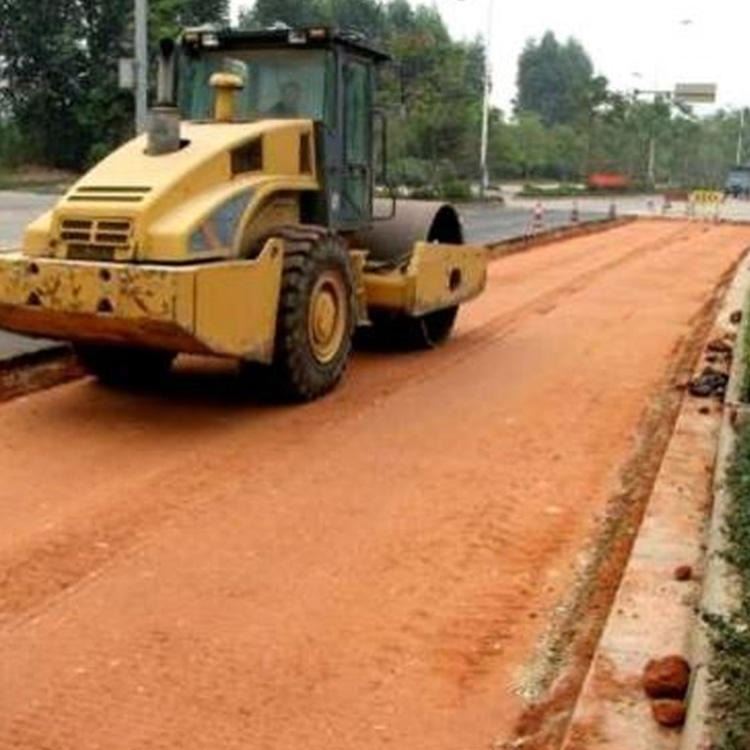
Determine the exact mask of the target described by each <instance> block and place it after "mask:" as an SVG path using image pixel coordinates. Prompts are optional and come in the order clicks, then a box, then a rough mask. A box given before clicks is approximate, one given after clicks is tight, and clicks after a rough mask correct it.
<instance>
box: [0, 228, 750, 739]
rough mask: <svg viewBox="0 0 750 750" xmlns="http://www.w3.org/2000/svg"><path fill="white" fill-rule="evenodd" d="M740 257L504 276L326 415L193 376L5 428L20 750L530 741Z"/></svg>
mask: <svg viewBox="0 0 750 750" xmlns="http://www.w3.org/2000/svg"><path fill="white" fill-rule="evenodd" d="M748 245H750V228H743V227H734V226H716V227H714V226H710V227H709V226H704V225H698V224H681V223H669V222H643V223H635V224H630V225H627V226H624V227H620V228H618V229H614V230H611V231H609V232H604V233H601V234H595V235H590V236H587V237H582V238H578V239H575V240H570V241H565V242H560V243H557V244H554V245H549V246H546V247H541V248H537V249H535V250H533V251H530V252H528V253H524V254H518V255H514V256H510V257H507V258H505V259H502V260H500V261H497V262H495V263H494V264H493V265H492V267H491V272H490V279H489V285H488V289H487V292H486V294H485V295H484V296H483V297H482V298H480V299H479V300H478V301H476V302H475V303H473V304H472V305H471V306H469V307H467V308H466V310H465V311H464V312H463V313H462V316H461V319H460V325H459V327H458V331H457V334H456V336H455V338H454V339H452V340H451V342H450V343H449V344H448V345H447V346H445V347H444V348H443V349H441V350H439V351H435V352H431V353H426V354H404V353H401V354H399V353H384V352H373V351H367V352H360V353H358V354H357V355H356V356H355V358H354V361H353V365H352V367H351V370H350V372H349V374H348V377H347V380H346V382H345V383H344V384H343V386H342V387H341V388H340V389H339V390H338V391H337V392H336V393H334V394H333V395H332V396H330V397H328V398H326V399H324V400H322V401H320V402H318V403H314V404H311V405H307V406H304V407H289V406H279V405H273V404H264V403H262V402H258V401H255V400H253V398H252V397H251V396H250V397H248V396H247V395H244V392H243V390H242V388H241V387H240V385H239V383H238V382H237V381H236V380H235V378H234V376H233V374H232V372H231V371H230V370H229V369H228V368H227V367H226V366H224V365H221V366H218V365H215V364H213V363H210V364H209V363H205V362H203V361H199V360H187V361H186V362H184V363H183V364H182V366H181V367H180V368H179V369H178V372H177V373H176V374H175V375H174V377H172V378H171V379H170V380H169V382H167V383H166V384H164V385H163V386H161V387H159V388H158V389H157V390H154V391H152V392H148V393H122V392H116V391H110V390H107V389H105V388H103V387H101V386H99V385H97V384H96V383H94V382H93V381H91V380H82V381H78V382H75V383H71V384H67V385H63V386H60V387H58V388H54V389H52V390H49V391H46V392H43V393H37V394H35V395H33V396H29V397H25V398H19V399H16V400H13V401H9V402H6V403H4V404H0V425H1V426H2V429H1V430H0V517H1V518H2V523H1V524H0V748H3V750H5V749H6V748H8V749H9V748H29V749H32V748H33V749H35V750H37V749H38V750H41V749H42V748H44V750H89V749H93V748H102V749H104V748H106V749H107V750H115V749H117V750H119V749H126V750H136V749H137V750H142V749H146V748H165V749H166V748H170V749H171V748H184V749H189V750H193V749H196V750H197V749H198V748H200V749H201V750H203V749H205V750H217V749H218V748H222V749H229V748H242V749H243V750H247V749H248V748H253V750H262V749H266V748H268V749H273V750H292V749H293V750H301V749H304V750H339V749H341V750H344V749H346V750H354V749H360V748H361V749H365V748H368V749H369V748H381V747H394V748H399V749H401V748H404V749H407V748H408V750H421V749H424V750H428V749H429V750H489V749H491V748H496V749H497V748H503V747H511V746H514V745H512V744H506V743H508V742H509V741H511V740H512V738H513V737H514V733H515V732H516V731H517V729H518V726H519V722H521V720H522V718H523V716H524V714H525V712H526V710H527V705H526V701H527V700H528V699H530V698H543V697H544V695H543V694H544V691H545V689H546V687H547V686H549V685H550V684H552V682H553V681H554V678H555V676H556V675H555V670H556V669H562V668H563V667H562V664H557V663H556V661H555V660H554V659H551V658H550V655H549V653H545V644H548V643H554V642H555V637H556V636H555V634H556V628H564V627H568V628H570V625H571V623H570V619H571V618H570V616H569V613H570V612H571V611H573V612H575V611H576V606H577V605H580V602H576V601H575V599H576V597H581V596H585V595H593V594H591V592H589V593H588V594H586V592H585V589H586V587H585V586H584V587H582V586H581V585H580V578H581V574H582V570H585V568H586V565H587V564H589V563H590V561H591V560H592V559H594V558H596V555H595V554H594V553H593V552H592V550H597V549H599V547H600V545H601V540H602V536H601V535H602V529H603V528H604V526H605V525H606V524H605V523H604V522H605V520H606V518H607V514H608V513H609V512H610V511H611V507H612V502H613V498H619V499H620V500H622V497H623V486H625V484H626V483H627V482H626V478H625V477H624V474H628V475H629V476H630V477H631V479H632V476H634V475H635V476H638V475H639V471H638V466H637V464H634V463H633V461H634V456H638V455H640V454H643V453H644V450H643V447H644V446H646V447H648V446H649V445H650V443H649V441H650V439H651V436H650V434H648V433H649V430H650V429H652V427H649V425H650V422H649V420H648V419H645V418H644V415H645V414H647V413H648V412H649V409H653V405H654V403H659V400H660V399H664V398H667V397H668V396H670V394H672V395H673V394H674V393H675V383H674V382H672V381H673V380H674V379H675V378H676V377H677V375H676V369H675V361H676V360H678V359H680V358H682V359H684V358H685V352H689V351H691V346H692V342H694V339H695V338H696V336H699V335H700V331H702V330H703V329H704V328H705V325H704V324H705V322H706V321H707V320H708V319H709V318H710V315H711V314H712V307H711V304H712V300H714V301H715V298H716V297H717V295H718V293H719V291H720V289H721V285H722V284H723V283H724V282H725V281H726V279H727V278H728V277H729V275H730V274H731V272H732V270H733V268H734V266H735V264H736V263H737V261H738V260H739V259H740V257H741V254H742V252H743V251H744V249H745V248H746V246H748ZM639 452H640V453H639ZM645 453H648V451H645ZM652 458H653V457H652ZM657 458H658V457H657ZM651 463H653V460H652V461H651ZM657 463H658V461H657ZM651 470H652V469H648V470H647V469H646V468H645V467H644V469H643V476H644V477H645V476H646V475H647V474H648V472H649V471H651ZM599 551H600V552H601V550H600V549H599ZM600 556H601V557H602V559H606V557H607V555H606V550H605V553H604V554H603V555H600ZM582 592H583V593H582ZM565 620H567V625H566V624H565V623H564V622H563V621H565ZM557 635H558V648H557V651H556V653H558V652H559V653H558V656H559V658H560V659H561V660H563V661H564V658H565V653H564V651H565V649H564V648H563V649H562V650H560V648H559V642H560V638H559V633H558V634H557ZM574 635H575V628H573V630H572V631H570V634H569V636H570V640H574V638H573V636H574ZM567 637H568V636H565V638H567ZM563 640H565V639H563Z"/></svg>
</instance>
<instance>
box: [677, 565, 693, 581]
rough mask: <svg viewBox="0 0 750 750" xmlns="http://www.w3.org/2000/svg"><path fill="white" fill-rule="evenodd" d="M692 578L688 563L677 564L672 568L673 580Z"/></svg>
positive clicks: (691, 570) (688, 579)
mask: <svg viewBox="0 0 750 750" xmlns="http://www.w3.org/2000/svg"><path fill="white" fill-rule="evenodd" d="M692 578H693V569H692V567H690V565H678V566H677V567H676V568H675V569H674V579H675V581H690V580H692Z"/></svg>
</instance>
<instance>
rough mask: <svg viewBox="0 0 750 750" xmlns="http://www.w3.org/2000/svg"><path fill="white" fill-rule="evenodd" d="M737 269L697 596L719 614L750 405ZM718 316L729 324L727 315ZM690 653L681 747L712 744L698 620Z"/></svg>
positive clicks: (746, 323) (730, 598) (730, 591)
mask: <svg viewBox="0 0 750 750" xmlns="http://www.w3.org/2000/svg"><path fill="white" fill-rule="evenodd" d="M740 269H741V270H740V271H739V272H738V274H737V278H736V279H735V283H733V284H732V288H731V289H730V293H729V294H728V295H727V301H728V302H729V303H730V305H729V307H731V306H732V304H731V303H733V305H734V308H735V309H737V310H743V319H742V324H741V326H740V329H739V331H738V333H737V339H736V341H735V345H734V353H733V357H732V367H731V370H730V374H729V383H728V385H727V391H726V396H725V401H724V404H725V406H724V412H723V415H722V420H721V428H720V432H719V447H718V452H717V458H716V465H715V469H714V477H713V495H714V503H713V509H712V513H711V519H710V522H709V529H708V536H707V550H706V570H705V576H704V583H703V590H702V594H701V601H700V611H701V612H710V613H712V614H717V615H728V614H730V613H731V611H732V610H733V609H734V605H735V604H736V602H737V598H736V592H735V591H734V584H733V574H732V571H731V569H730V567H729V566H728V565H727V563H726V562H725V561H724V559H723V557H722V551H723V550H724V549H725V548H726V539H725V536H724V532H723V529H724V523H725V518H726V515H727V510H728V506H729V503H730V497H729V492H728V490H727V488H726V483H725V477H726V474H727V469H728V468H729V465H730V462H731V460H732V455H733V454H734V450H735V444H736V432H735V424H737V417H738V416H744V415H746V414H748V413H749V411H748V410H749V408H750V407H748V406H747V405H745V404H742V403H741V399H742V392H741V389H742V382H743V378H744V373H745V355H746V353H747V352H746V344H745V339H746V336H747V332H748V329H749V328H750V315H748V310H747V299H748V295H750V267H748V265H747V260H746V259H744V260H743V261H742V264H741V266H740ZM726 307H727V306H726V305H725V308H726ZM729 312H731V310H730V311H729ZM721 322H723V323H725V324H726V325H727V327H728V323H729V322H728V320H726V321H721ZM690 657H691V658H690V661H691V664H692V665H693V673H692V684H691V689H690V695H689V701H688V713H687V720H686V723H685V729H684V731H683V735H682V741H681V742H680V750H710V748H711V746H712V739H713V738H712V731H711V727H710V725H709V717H710V702H711V695H710V685H709V665H710V661H711V647H710V644H709V641H708V636H707V632H706V629H705V627H703V626H702V624H700V623H698V624H697V626H696V628H695V630H694V632H693V638H692V643H691V648H690Z"/></svg>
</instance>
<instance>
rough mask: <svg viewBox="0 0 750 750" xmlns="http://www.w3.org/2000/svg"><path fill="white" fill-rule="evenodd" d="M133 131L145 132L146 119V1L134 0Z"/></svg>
mask: <svg viewBox="0 0 750 750" xmlns="http://www.w3.org/2000/svg"><path fill="white" fill-rule="evenodd" d="M134 25H135V130H136V133H143V132H144V131H145V130H146V120H147V117H148V0H135V24H134Z"/></svg>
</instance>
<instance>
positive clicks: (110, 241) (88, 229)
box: [60, 219, 133, 260]
mask: <svg viewBox="0 0 750 750" xmlns="http://www.w3.org/2000/svg"><path fill="white" fill-rule="evenodd" d="M132 234H133V223H132V221H131V220H130V219H63V220H62V222H61V223H60V240H61V241H62V242H63V243H65V245H66V249H67V253H66V255H67V257H68V258H71V259H73V260H76V259H77V260H94V259H96V260H105V259H110V258H112V257H114V254H115V251H116V250H129V249H130V245H131V238H132Z"/></svg>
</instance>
